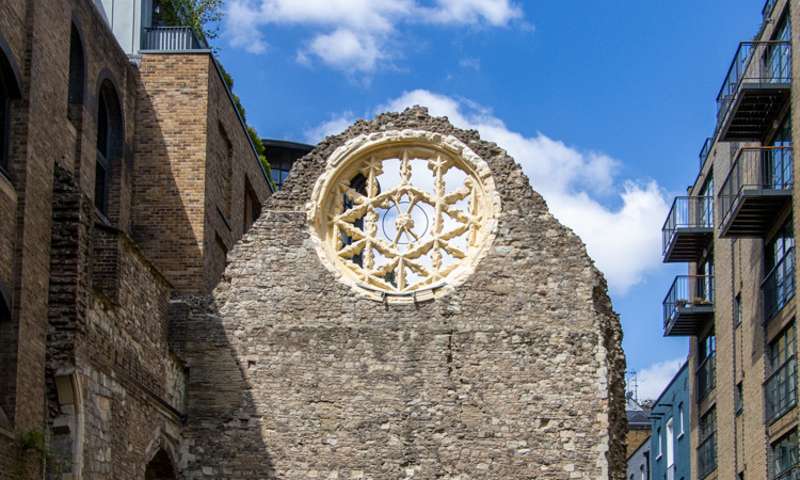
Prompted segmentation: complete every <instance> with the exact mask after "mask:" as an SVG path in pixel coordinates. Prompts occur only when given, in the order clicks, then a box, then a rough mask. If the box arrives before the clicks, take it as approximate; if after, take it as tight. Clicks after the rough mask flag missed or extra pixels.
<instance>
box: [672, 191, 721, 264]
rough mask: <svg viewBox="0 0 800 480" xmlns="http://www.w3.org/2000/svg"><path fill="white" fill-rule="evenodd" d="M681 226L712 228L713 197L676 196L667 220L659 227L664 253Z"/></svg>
mask: <svg viewBox="0 0 800 480" xmlns="http://www.w3.org/2000/svg"><path fill="white" fill-rule="evenodd" d="M682 228H714V197H711V196H703V197H700V196H686V197H676V198H675V200H674V201H673V202H672V208H671V209H670V210H669V215H667V220H666V221H665V222H664V226H663V227H661V240H662V242H663V243H662V246H663V252H662V253H666V252H667V249H668V248H669V245H670V243H671V242H672V239H673V237H674V236H675V233H676V232H677V231H678V230H679V229H682Z"/></svg>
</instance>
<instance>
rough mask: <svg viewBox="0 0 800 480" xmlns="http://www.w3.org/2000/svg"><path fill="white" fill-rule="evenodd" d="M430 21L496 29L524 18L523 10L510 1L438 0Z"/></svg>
mask: <svg viewBox="0 0 800 480" xmlns="http://www.w3.org/2000/svg"><path fill="white" fill-rule="evenodd" d="M436 3H437V5H436V8H434V9H432V11H431V12H430V19H431V20H432V21H434V22H441V23H478V22H480V21H485V22H487V23H488V24H489V25H493V26H496V27H499V26H503V25H506V24H507V23H508V22H509V21H510V20H513V19H517V18H522V9H520V8H519V7H518V6H516V5H514V4H512V3H511V2H509V1H508V0H438V1H437V2H436Z"/></svg>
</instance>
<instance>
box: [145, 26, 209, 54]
mask: <svg viewBox="0 0 800 480" xmlns="http://www.w3.org/2000/svg"><path fill="white" fill-rule="evenodd" d="M142 50H149V51H159V52H185V51H189V50H208V44H207V43H206V41H205V40H204V39H203V38H201V37H200V36H199V35H197V33H196V32H195V31H194V29H192V28H191V27H151V28H145V29H144V33H143V35H142Z"/></svg>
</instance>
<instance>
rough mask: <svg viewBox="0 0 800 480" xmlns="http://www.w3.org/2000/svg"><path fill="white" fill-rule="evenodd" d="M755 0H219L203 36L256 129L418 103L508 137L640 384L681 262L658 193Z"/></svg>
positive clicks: (686, 158)
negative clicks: (665, 230) (564, 230)
mask: <svg viewBox="0 0 800 480" xmlns="http://www.w3.org/2000/svg"><path fill="white" fill-rule="evenodd" d="M762 3H763V2H762V1H761V0H701V1H698V0H673V1H669V2H659V1H638V0H626V1H603V2H597V1H591V0H583V1H577V0H573V1H569V0H560V1H553V0H547V1H545V0H541V1H525V2H522V1H512V0H304V1H302V2H300V1H296V0H227V6H226V9H227V17H226V21H225V22H224V24H223V27H222V30H221V33H222V35H221V37H220V38H218V39H217V41H216V46H217V47H218V48H219V50H220V57H221V59H222V61H223V63H224V64H225V67H226V68H227V69H228V71H230V72H231V74H232V75H233V77H234V79H235V81H236V86H235V90H236V93H237V94H238V95H239V96H240V97H241V99H242V102H243V103H244V105H245V107H246V108H247V113H248V121H249V122H250V123H251V124H252V125H254V126H255V127H256V128H257V129H258V131H259V133H261V134H262V136H264V137H269V138H280V139H289V140H299V141H308V142H313V141H316V140H318V139H319V138H320V136H322V135H324V134H327V133H335V132H337V131H339V130H341V129H342V128H344V127H345V126H346V125H347V124H349V123H350V122H351V121H353V120H355V119H357V118H361V117H369V116H372V115H374V114H375V113H376V112H378V111H381V110H385V109H397V108H402V107H404V106H406V105H409V104H411V103H424V104H427V105H428V106H429V107H430V108H431V111H432V113H435V114H447V115H448V116H450V118H451V120H454V123H456V124H457V125H458V126H465V127H472V128H478V129H479V130H480V131H481V133H482V135H483V136H484V138H488V139H490V140H492V141H496V142H497V143H499V144H500V145H501V146H502V147H504V148H506V149H508V150H509V152H510V153H511V154H512V155H514V156H515V158H516V159H517V160H518V161H519V162H520V163H521V164H522V166H523V169H525V171H526V173H527V174H528V175H529V177H530V178H531V181H532V184H533V187H534V188H535V189H537V190H538V191H540V193H542V194H543V195H544V196H545V198H546V199H547V200H548V203H549V205H550V207H551V209H552V210H553V212H554V213H555V214H556V216H557V217H558V218H559V219H561V220H562V221H563V222H564V223H565V224H567V225H568V226H570V227H572V228H573V229H574V230H576V232H578V234H579V235H581V237H582V238H583V239H584V241H585V242H586V243H587V246H588V248H589V252H590V254H592V256H593V257H594V258H595V259H596V261H597V263H598V265H599V266H600V267H601V269H602V270H604V272H605V273H606V275H607V277H608V279H609V283H610V284H611V287H612V288H611V293H612V299H613V301H614V306H615V308H616V310H617V311H618V312H619V313H620V314H621V316H622V322H623V328H624V332H625V340H624V347H625V351H626V353H627V359H628V366H629V368H630V369H632V370H639V371H641V372H642V374H641V375H640V378H639V380H640V382H641V383H643V385H642V386H641V390H642V391H641V392H640V393H641V394H642V395H643V396H647V395H648V394H649V395H652V394H657V393H658V390H660V387H661V386H663V384H664V383H665V382H666V381H667V380H668V377H669V376H670V375H671V372H672V371H673V370H675V369H676V368H677V366H678V365H679V363H680V362H679V359H680V358H681V357H684V356H685V355H686V352H687V348H688V343H687V340H686V339H680V338H679V339H665V338H663V337H662V336H661V332H662V328H661V301H662V299H663V297H664V294H665V293H666V291H667V289H668V288H669V285H670V283H671V281H672V277H673V276H674V275H675V274H677V273H680V272H682V271H684V270H685V266H684V265H672V266H670V265H663V264H661V263H660V248H661V245H660V227H661V224H662V223H663V221H664V219H665V216H666V208H667V203H668V202H671V200H672V197H673V196H674V195H675V194H676V193H680V192H684V191H685V189H686V187H687V185H689V184H690V183H692V182H693V181H694V177H695V175H696V173H697V169H698V152H699V150H700V147H701V144H702V142H703V140H704V139H705V137H706V136H708V135H710V133H711V132H712V130H713V126H714V115H715V102H714V100H715V97H716V93H717V91H718V89H719V87H720V85H721V83H722V80H723V76H724V74H725V72H726V70H727V67H728V65H729V63H730V60H731V58H732V55H733V53H734V51H735V49H736V46H737V43H738V42H739V41H743V40H746V39H748V38H751V37H752V36H753V35H754V34H755V33H756V30H757V28H758V26H759V22H760V12H761V7H762Z"/></svg>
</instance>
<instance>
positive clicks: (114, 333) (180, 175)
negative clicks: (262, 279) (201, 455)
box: [0, 0, 271, 480]
mask: <svg viewBox="0 0 800 480" xmlns="http://www.w3.org/2000/svg"><path fill="white" fill-rule="evenodd" d="M105 3H107V2H99V1H98V2H90V1H85V0H49V1H43V0H4V1H3V2H0V479H3V480H7V479H12V478H14V479H16V478H42V474H43V472H42V471H41V470H42V469H43V465H45V464H46V465H47V467H46V468H47V470H48V473H49V474H50V475H51V477H50V478H73V479H77V478H108V479H112V478H113V479H121V478H148V479H150V478H159V479H160V478H175V475H176V474H175V470H176V469H177V468H178V463H177V458H178V455H179V453H178V440H179V435H180V430H181V428H182V426H183V424H184V421H185V415H186V399H185V393H184V392H185V391H186V383H187V381H188V378H189V377H188V376H187V375H188V372H189V370H188V365H186V363H185V362H183V361H182V360H180V359H179V358H178V357H177V356H176V354H175V352H174V350H173V348H172V346H171V344H170V336H169V330H170V321H169V319H170V316H171V315H172V314H174V311H175V308H176V307H175V305H176V304H177V305H179V304H180V302H179V299H180V298H181V297H182V296H184V295H187V294H203V293H206V292H209V291H210V290H211V289H212V288H213V287H214V286H215V285H216V283H217V282H218V281H219V279H220V276H221V274H222V271H223V269H224V266H225V258H226V255H227V252H228V250H229V249H231V248H232V247H233V245H234V243H235V242H236V241H237V240H238V239H239V238H240V237H241V236H242V235H243V233H244V232H245V231H246V230H248V228H249V227H250V225H251V224H252V223H253V221H254V220H255V218H257V217H258V216H259V214H260V209H261V205H262V203H263V202H264V201H265V200H266V199H267V198H268V197H269V195H270V194H271V192H270V190H269V185H268V182H267V179H266V176H265V172H264V170H263V167H262V166H261V164H260V162H259V161H258V158H257V155H256V153H255V150H254V148H253V146H252V144H251V142H250V139H249V136H248V135H247V133H246V131H245V129H244V125H243V123H242V121H241V118H240V117H239V115H238V112H237V111H236V109H235V107H234V105H233V102H232V100H231V96H230V92H229V91H228V89H227V87H226V85H225V83H224V81H223V79H222V77H221V74H220V69H219V65H218V64H217V62H216V60H215V59H214V57H213V55H212V54H211V52H210V51H209V50H208V49H204V48H202V47H203V46H204V45H203V44H202V42H201V41H200V40H198V39H197V38H196V37H195V36H194V35H193V33H192V32H191V30H188V29H163V30H161V31H159V30H158V29H148V31H147V33H148V35H149V37H148V42H149V43H145V39H142V43H141V44H138V46H139V47H141V48H136V49H134V50H135V51H133V52H132V51H130V50H129V49H128V50H123V48H122V47H121V45H120V42H119V39H118V38H115V35H114V31H112V29H111V28H110V26H109V24H108V23H107V19H108V18H110V16H109V15H107V12H104V11H103V8H104V5H105ZM120 3H121V2H119V1H117V2H116V6H117V7H119V5H120ZM176 39H179V40H180V39H183V40H185V39H190V40H191V41H190V42H183V43H181V42H177V41H176ZM133 46H134V47H136V46H137V45H133ZM167 46H168V48H167ZM132 53H134V54H135V56H130V55H129V54H132Z"/></svg>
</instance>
